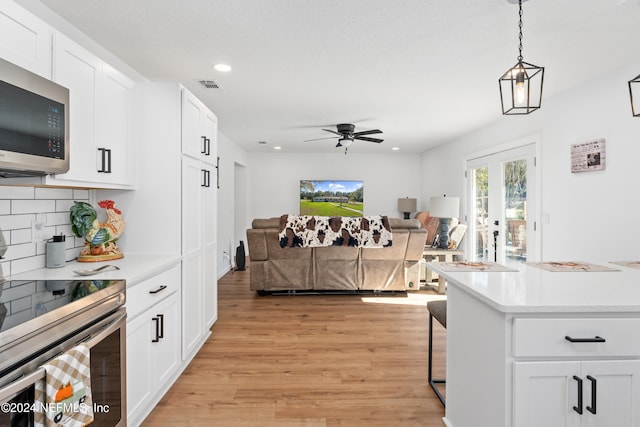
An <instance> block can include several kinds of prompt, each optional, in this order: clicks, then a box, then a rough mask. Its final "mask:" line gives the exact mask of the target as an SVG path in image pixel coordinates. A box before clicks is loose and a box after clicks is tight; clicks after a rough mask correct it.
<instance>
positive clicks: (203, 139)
mask: <svg viewBox="0 0 640 427" xmlns="http://www.w3.org/2000/svg"><path fill="white" fill-rule="evenodd" d="M217 135H218V119H217V118H216V115H215V114H213V113H212V112H211V110H209V109H208V108H207V107H206V106H205V105H204V104H203V103H202V102H201V101H200V100H199V99H198V98H196V97H195V96H194V95H193V94H192V93H191V92H189V91H187V90H183V91H182V153H183V154H185V155H187V156H189V157H193V158H194V159H198V160H201V161H203V162H206V163H208V164H210V165H216V162H217V156H216V152H217V151H216V147H217Z"/></svg>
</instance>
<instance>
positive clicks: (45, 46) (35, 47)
mask: <svg viewBox="0 0 640 427" xmlns="http://www.w3.org/2000/svg"><path fill="white" fill-rule="evenodd" d="M52 34H53V31H52V29H51V27H49V25H47V23H45V22H44V21H42V20H40V19H39V18H37V17H35V16H33V15H32V14H31V13H29V12H27V11H26V10H24V9H23V8H22V7H20V6H18V5H17V4H15V3H13V2H10V1H3V2H2V6H1V7H0V57H1V58H3V59H5V60H7V61H9V62H11V63H14V64H16V65H19V66H20V67H22V68H25V69H27V70H29V71H31V72H33V73H36V74H38V75H41V76H42V77H45V78H47V79H51V43H52Z"/></svg>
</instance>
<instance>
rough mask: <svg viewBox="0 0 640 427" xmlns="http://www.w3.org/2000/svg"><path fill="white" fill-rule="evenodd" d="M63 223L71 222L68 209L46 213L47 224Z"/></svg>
mask: <svg viewBox="0 0 640 427" xmlns="http://www.w3.org/2000/svg"><path fill="white" fill-rule="evenodd" d="M65 224H71V218H70V217H69V211H66V212H55V213H48V214H47V225H49V226H51V225H65Z"/></svg>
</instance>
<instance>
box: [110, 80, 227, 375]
mask: <svg viewBox="0 0 640 427" xmlns="http://www.w3.org/2000/svg"><path fill="white" fill-rule="evenodd" d="M134 92H135V94H136V97H135V105H136V112H137V116H136V117H137V119H136V135H137V139H138V143H139V144H140V145H139V147H140V150H141V152H145V153H146V152H148V153H153V155H149V156H144V157H143V158H141V159H140V161H139V162H138V164H137V166H136V168H137V170H138V172H139V177H138V181H137V191H136V192H135V194H132V193H131V194H130V192H124V191H122V192H118V193H117V194H112V193H111V192H109V194H108V196H109V197H112V198H114V199H115V200H118V207H119V208H120V209H122V210H123V211H124V212H129V214H128V215H127V233H125V234H126V235H125V236H124V237H125V238H126V239H127V241H126V242H125V243H126V249H127V250H129V251H134V252H136V251H144V252H148V251H149V250H151V249H153V250H157V251H166V252H169V253H179V254H180V255H181V256H182V289H181V310H182V321H181V325H180V330H181V336H182V359H183V362H184V363H188V361H189V360H191V358H193V356H194V355H195V354H196V353H197V351H198V350H199V349H200V347H201V346H202V344H204V342H205V341H206V339H207V337H208V336H209V335H210V326H211V325H212V324H213V323H214V322H215V320H216V319H217V274H216V263H215V260H216V256H215V252H216V244H217V241H216V227H217V218H216V217H217V188H216V178H215V167H214V166H213V165H212V164H209V163H207V162H205V161H204V160H202V158H203V156H201V155H202V154H203V153H200V149H198V151H197V153H194V154H193V155H187V154H184V152H183V147H185V146H186V145H185V144H183V141H184V139H185V138H187V137H188V136H187V135H189V134H192V135H195V136H198V137H200V136H202V135H203V126H204V124H203V123H206V120H205V119H204V117H205V115H207V114H208V115H209V116H211V117H212V118H213V119H215V115H213V114H212V113H211V112H207V113H203V111H202V110H200V109H199V108H202V107H203V106H202V105H201V103H200V102H199V101H198V100H197V99H196V98H194V97H193V96H192V95H191V94H190V93H189V92H188V91H187V90H186V89H184V88H183V87H182V86H181V85H179V84H177V83H170V82H162V83H140V84H136V87H135V89H134ZM185 99H189V100H192V101H193V102H188V103H187V102H184V101H185ZM193 105H197V106H198V107H199V108H197V109H195V110H190V107H191V106H193ZM188 111H192V112H193V111H195V113H194V114H193V115H191V114H188ZM191 119H193V120H191ZM192 127H197V129H190V128H192ZM210 132H213V136H214V137H212V138H209V139H210V140H211V141H216V139H215V134H217V129H216V130H215V132H214V130H213V129H211V130H210ZM195 140H196V142H197V140H198V139H197V138H196V139H195ZM158 147H162V149H158ZM216 148H217V147H216V145H214V144H211V146H210V150H211V154H212V155H213V156H215V155H216V154H215V150H216Z"/></svg>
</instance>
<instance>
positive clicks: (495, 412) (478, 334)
mask: <svg viewBox="0 0 640 427" xmlns="http://www.w3.org/2000/svg"><path fill="white" fill-rule="evenodd" d="M429 268H432V269H434V271H436V272H437V273H438V274H439V275H440V277H443V278H445V279H446V280H447V350H446V352H447V374H446V378H447V393H446V400H447V407H446V415H445V418H444V420H445V424H446V425H447V426H448V427H465V426H476V425H477V426H492V427H540V426H544V427H567V426H580V427H605V426H606V427H610V426H616V427H640V304H638V301H640V289H638V286H637V283H638V280H639V279H640V271H638V270H635V269H625V270H624V271H616V272H606V273H584V272H575V273H571V272H563V273H556V272H550V271H545V270H543V269H538V268H535V267H532V266H527V265H525V264H519V265H518V268H519V270H520V271H517V272H505V273H490V272H451V271H446V270H445V269H443V268H441V267H439V266H438V263H432V264H430V265H429ZM594 385H595V393H594V392H593V387H594ZM580 392H581V393H582V399H580ZM594 406H595V412H596V413H595V414H594V413H593V412H592V411H590V410H589V408H591V409H593V408H594ZM574 407H575V408H576V409H575V410H574ZM579 412H582V413H579Z"/></svg>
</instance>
